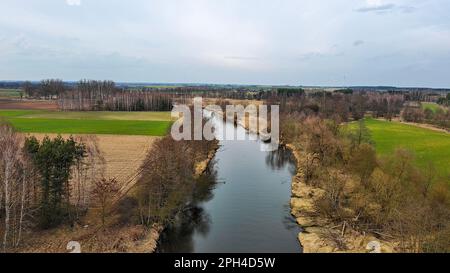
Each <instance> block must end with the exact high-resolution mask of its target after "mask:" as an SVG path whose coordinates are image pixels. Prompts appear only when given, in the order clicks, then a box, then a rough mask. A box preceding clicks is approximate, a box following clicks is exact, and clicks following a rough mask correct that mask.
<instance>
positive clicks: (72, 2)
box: [66, 0, 81, 6]
mask: <svg viewBox="0 0 450 273" xmlns="http://www.w3.org/2000/svg"><path fill="white" fill-rule="evenodd" d="M66 4H67V5H69V6H80V5H81V0H66Z"/></svg>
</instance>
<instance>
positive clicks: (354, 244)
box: [286, 144, 395, 253]
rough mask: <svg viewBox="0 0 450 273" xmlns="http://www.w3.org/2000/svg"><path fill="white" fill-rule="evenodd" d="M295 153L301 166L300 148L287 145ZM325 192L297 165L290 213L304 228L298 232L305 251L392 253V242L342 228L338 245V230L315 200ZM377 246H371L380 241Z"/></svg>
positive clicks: (293, 179) (293, 180)
mask: <svg viewBox="0 0 450 273" xmlns="http://www.w3.org/2000/svg"><path fill="white" fill-rule="evenodd" d="M286 146H287V147H288V148H289V149H290V150H291V151H292V152H293V154H294V157H295V159H296V161H297V166H302V158H303V157H302V156H301V152H300V151H299V150H298V149H296V148H295V147H294V146H293V145H289V144H288V145H286ZM321 194H323V190H321V189H320V188H316V187H312V186H310V185H308V184H307V183H305V181H304V180H303V178H302V170H301V168H298V169H297V174H296V175H295V176H294V177H293V178H292V197H291V213H292V215H293V216H294V217H295V219H296V221H297V223H298V224H299V225H300V227H301V228H302V229H303V231H302V232H301V233H299V235H298V240H299V242H300V244H301V245H302V247H303V252H304V253H339V252H340V253H342V252H348V253H367V252H373V251H375V252H382V253H392V252H395V251H394V246H393V244H392V243H390V242H386V241H381V240H379V239H377V238H376V237H375V236H373V235H370V234H360V233H358V232H355V231H352V230H350V229H346V228H345V226H344V228H343V229H342V231H341V232H342V234H343V236H342V241H341V242H340V244H343V245H344V246H345V249H342V245H341V246H340V247H339V246H338V244H337V242H336V241H334V240H333V239H332V236H330V234H331V233H330V232H331V230H335V229H336V227H333V225H332V223H330V222H329V221H328V219H326V218H324V217H322V216H320V215H319V214H318V213H317V211H316V209H315V208H314V202H315V200H317V198H319V197H320V196H321ZM378 243H379V246H380V248H379V249H375V248H372V247H371V245H372V246H374V245H375V246H376V245H378Z"/></svg>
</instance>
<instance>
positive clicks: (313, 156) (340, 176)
mask: <svg viewBox="0 0 450 273" xmlns="http://www.w3.org/2000/svg"><path fill="white" fill-rule="evenodd" d="M281 120H282V126H281V127H282V128H281V129H282V137H283V140H284V141H285V142H286V143H291V144H292V145H293V146H294V147H295V149H297V150H299V151H301V153H302V157H301V158H302V159H301V162H300V166H298V167H299V168H300V170H301V171H300V172H299V173H300V174H301V178H302V180H303V181H305V183H307V184H309V185H312V186H313V187H315V188H318V189H320V191H317V192H316V193H317V194H316V195H315V196H314V210H315V214H313V215H310V216H312V217H318V216H319V217H321V218H323V219H326V220H327V221H328V223H329V224H327V227H328V229H329V232H328V234H325V235H324V236H327V237H328V238H330V239H331V240H332V241H333V242H334V244H335V246H336V247H337V248H338V249H340V250H347V248H348V246H349V244H350V243H351V242H349V240H348V237H347V235H348V234H350V235H351V234H353V233H356V234H367V233H368V234H375V235H376V237H378V238H381V239H384V240H388V241H391V242H394V244H396V246H397V247H398V250H400V251H402V252H450V191H449V187H448V184H447V183H448V181H447V180H446V179H445V177H439V176H438V175H437V174H436V171H435V170H434V168H433V166H431V165H430V166H429V168H427V169H425V170H421V169H419V168H417V167H416V166H415V164H414V156H413V155H412V154H411V153H410V152H408V151H406V150H402V149H399V150H397V151H396V152H395V153H393V154H391V155H389V156H385V157H380V156H377V154H376V152H375V149H374V147H373V143H372V140H371V136H370V131H369V130H368V129H367V128H366V126H365V124H364V120H360V121H359V122H358V124H357V126H355V127H354V128H353V127H350V128H346V127H342V126H339V124H337V123H336V122H335V121H333V120H326V119H322V118H320V117H319V116H317V115H316V116H304V115H301V114H298V113H291V114H288V115H286V116H284V117H283V118H282V119H281Z"/></svg>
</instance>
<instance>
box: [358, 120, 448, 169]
mask: <svg viewBox="0 0 450 273" xmlns="http://www.w3.org/2000/svg"><path fill="white" fill-rule="evenodd" d="M366 125H367V127H368V128H369V129H370V131H371V133H372V138H373V140H374V141H375V146H376V149H377V152H379V153H380V154H381V155H387V154H391V153H392V152H393V151H394V150H395V149H396V148H398V147H403V148H407V149H409V150H411V151H413V152H414V154H415V157H416V160H417V164H418V165H419V166H420V167H425V166H427V164H428V162H432V163H433V164H434V165H435V167H436V169H437V171H438V172H439V173H440V174H441V175H444V176H450V134H447V133H441V132H436V131H432V130H429V129H424V128H419V127H416V126H413V125H406V124H402V123H398V122H387V121H381V120H375V119H367V120H366Z"/></svg>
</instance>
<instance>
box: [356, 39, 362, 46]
mask: <svg viewBox="0 0 450 273" xmlns="http://www.w3.org/2000/svg"><path fill="white" fill-rule="evenodd" d="M362 44H364V41H363V40H356V41H354V42H353V46H360V45H362Z"/></svg>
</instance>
